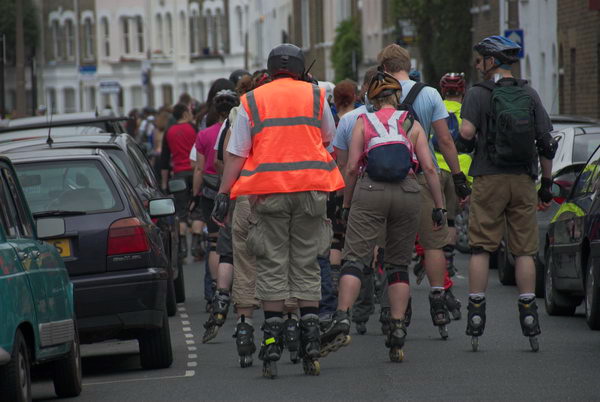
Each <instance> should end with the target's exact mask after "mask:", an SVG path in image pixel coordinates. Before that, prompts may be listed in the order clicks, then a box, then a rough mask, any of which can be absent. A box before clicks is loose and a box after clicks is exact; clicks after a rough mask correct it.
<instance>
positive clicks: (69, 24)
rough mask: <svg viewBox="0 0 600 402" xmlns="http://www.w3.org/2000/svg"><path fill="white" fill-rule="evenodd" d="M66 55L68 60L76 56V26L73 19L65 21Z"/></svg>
mask: <svg viewBox="0 0 600 402" xmlns="http://www.w3.org/2000/svg"><path fill="white" fill-rule="evenodd" d="M64 29H65V32H64V33H65V50H66V51H65V56H66V58H67V60H73V59H74V58H75V28H74V26H73V21H72V20H66V21H65V28H64Z"/></svg>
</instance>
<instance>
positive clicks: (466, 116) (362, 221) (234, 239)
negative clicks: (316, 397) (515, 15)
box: [129, 36, 556, 378]
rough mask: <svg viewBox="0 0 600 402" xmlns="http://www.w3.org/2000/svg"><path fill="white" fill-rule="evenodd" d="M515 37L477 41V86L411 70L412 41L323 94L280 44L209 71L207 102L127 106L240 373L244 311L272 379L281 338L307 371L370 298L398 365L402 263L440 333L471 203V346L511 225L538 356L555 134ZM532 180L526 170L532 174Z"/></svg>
mask: <svg viewBox="0 0 600 402" xmlns="http://www.w3.org/2000/svg"><path fill="white" fill-rule="evenodd" d="M519 49H520V47H519V45H517V44H515V43H514V42H512V41H510V40H509V39H506V38H503V37H499V36H492V37H488V38H485V39H484V40H482V41H481V42H480V43H479V44H477V45H476V46H475V48H474V50H475V54H476V69H477V70H478V71H479V72H480V73H481V75H482V79H483V80H482V82H481V83H479V84H476V85H474V86H473V87H472V88H469V89H468V90H467V88H466V82H465V77H464V74H462V73H452V72H450V73H447V74H445V75H444V76H443V77H441V80H440V81H439V88H440V92H438V90H437V89H435V88H434V87H431V86H428V85H426V84H424V83H422V82H419V81H420V74H416V73H415V72H414V71H412V70H411V59H410V55H409V53H408V51H407V50H406V49H404V48H402V47H401V46H399V45H396V44H393V45H389V46H387V47H385V48H384V49H383V50H382V51H381V52H380V53H379V56H378V65H377V66H375V67H372V68H370V69H368V70H367V71H366V73H365V75H364V80H363V82H362V85H361V87H360V88H358V85H357V84H356V83H355V82H353V81H351V80H343V81H341V82H339V83H338V84H337V85H336V86H335V88H334V90H333V97H332V98H329V97H327V95H326V92H325V90H324V89H323V88H320V87H319V86H318V83H317V81H316V80H315V79H314V78H313V77H312V76H311V75H310V74H307V73H306V71H305V63H304V55H303V53H302V50H301V49H299V48H298V47H296V46H294V45H291V44H282V45H279V46H277V47H275V48H274V49H273V50H272V51H271V53H270V55H269V58H268V65H267V68H266V69H265V70H260V71H256V72H254V73H253V74H250V73H249V72H246V71H243V70H240V71H236V72H234V73H233V74H232V75H231V76H230V77H229V78H228V79H225V78H222V79H219V80H216V81H215V82H214V83H213V85H212V87H211V89H210V91H209V94H208V98H207V100H206V103H204V104H199V103H198V102H196V101H194V100H193V99H192V98H191V97H190V96H189V95H187V94H183V95H182V96H181V97H180V99H179V102H178V103H177V104H176V105H175V106H173V107H172V108H161V109H160V110H159V111H154V110H153V109H149V108H148V109H144V111H143V114H142V116H140V117H139V118H136V116H132V119H131V120H130V122H131V126H130V127H129V129H130V130H131V131H130V133H131V134H132V135H134V136H135V137H136V138H137V139H138V141H139V142H140V143H141V144H144V146H145V147H146V149H147V151H148V155H149V156H150V157H151V158H152V160H153V161H154V164H155V166H156V169H157V172H159V174H160V177H161V185H162V187H163V189H164V190H165V191H167V190H168V182H169V180H170V179H172V178H177V179H183V180H184V181H185V182H186V183H187V188H188V191H185V192H179V193H175V194H174V196H175V200H176V209H177V215H178V217H179V219H180V244H181V246H180V250H179V252H180V257H181V258H185V257H186V256H187V255H188V247H187V239H188V232H191V239H192V241H191V246H190V248H191V254H192V256H193V257H194V258H195V259H196V261H201V260H204V261H205V264H206V265H205V283H204V289H205V298H206V301H207V312H209V319H208V320H207V322H206V323H205V325H204V327H205V330H206V331H205V333H204V336H203V342H204V343H206V342H209V341H210V340H211V339H213V338H214V337H216V336H217V335H218V330H219V328H220V327H222V325H223V324H224V322H225V320H226V317H227V315H228V312H229V308H230V304H233V305H234V311H235V314H236V316H237V325H236V332H235V337H236V345H237V350H238V354H239V356H240V365H241V367H249V366H251V365H252V361H253V355H254V353H255V352H256V344H255V341H254V330H255V325H254V319H255V311H256V310H257V309H259V308H262V310H263V313H264V321H263V323H262V326H261V329H262V331H263V338H262V342H261V343H260V351H259V355H258V357H259V359H261V360H262V361H263V375H264V376H266V377H270V378H273V377H275V376H276V375H277V366H276V362H277V361H278V360H279V359H280V358H281V355H282V351H283V349H284V348H287V349H288V350H289V352H290V358H291V360H292V361H293V362H294V363H296V362H300V361H302V366H303V370H304V372H305V373H306V374H309V375H318V374H319V372H320V363H319V358H321V357H324V356H326V355H327V354H328V353H330V352H333V351H336V350H338V349H340V348H341V347H343V346H346V345H348V344H349V343H350V342H351V338H350V336H349V334H350V326H351V323H352V322H354V323H355V326H356V330H357V332H358V333H359V334H364V333H365V332H366V326H365V323H366V322H367V320H368V319H369V316H370V315H371V314H372V313H373V312H374V303H375V299H376V298H378V299H379V300H380V302H381V312H380V317H379V320H380V322H381V328H382V332H383V334H384V335H385V345H386V347H387V348H389V355H390V359H391V360H392V361H402V360H403V348H404V343H405V338H406V336H407V328H408V326H409V324H410V320H411V297H410V285H409V279H410V275H409V269H408V267H409V265H410V263H411V259H413V258H414V256H413V254H414V252H415V250H416V254H417V257H418V260H419V261H418V263H417V264H416V266H415V270H414V273H415V275H416V276H417V280H418V281H419V282H420V281H421V280H422V279H423V278H424V277H425V276H426V277H427V279H428V281H429V285H430V294H429V302H430V312H431V319H432V323H433V325H434V326H436V327H438V329H439V332H440V335H441V337H442V338H444V339H445V338H447V337H448V329H447V325H448V324H449V323H450V322H451V318H454V319H460V318H461V308H462V305H461V302H460V300H458V299H457V298H456V297H455V295H454V294H453V292H452V286H453V282H452V276H453V275H454V273H455V272H456V267H455V266H454V262H453V255H454V243H455V241H456V231H455V230H454V218H455V216H456V214H457V213H458V212H459V210H460V208H461V207H462V205H464V204H465V203H467V202H468V203H469V205H470V206H469V208H470V218H469V243H470V247H471V249H472V256H471V258H470V262H469V269H468V271H469V295H468V307H467V311H468V314H467V315H468V316H467V329H466V333H467V335H469V336H472V343H473V349H474V350H477V348H478V337H479V336H481V335H482V334H483V331H484V328H485V321H486V315H485V305H486V298H485V291H486V287H487V276H488V269H489V255H490V253H491V252H493V251H495V250H496V248H497V247H498V245H499V243H500V240H501V238H502V236H503V234H504V232H505V231H506V232H507V233H508V235H509V236H508V239H509V241H508V248H509V250H510V252H511V253H512V254H513V255H515V257H516V278H517V285H518V289H519V299H518V310H519V314H520V322H521V327H522V331H523V335H525V336H527V337H528V338H529V339H530V342H531V346H532V349H533V350H537V348H538V343H537V338H536V337H537V335H539V334H540V326H539V318H538V314H537V306H536V303H535V294H534V287H535V268H534V265H533V258H532V256H533V255H534V254H535V253H536V252H537V247H538V244H537V241H538V240H537V238H538V237H537V233H536V230H537V225H536V224H535V219H536V216H535V214H536V210H537V209H538V208H541V209H544V208H547V207H548V206H549V201H550V200H551V198H552V194H551V191H550V190H551V184H552V181H551V180H550V177H551V167H552V158H553V157H554V153H555V151H556V144H555V143H554V142H553V139H552V137H551V136H550V135H549V133H550V131H551V130H552V125H551V123H550V120H549V118H548V115H547V113H546V111H545V110H544V108H543V106H542V104H541V102H540V99H539V97H538V95H537V93H536V92H535V90H534V89H532V88H531V87H530V86H529V85H528V84H527V82H526V81H524V80H520V79H516V78H514V77H513V76H512V74H511V64H513V63H515V62H516V61H517V60H518V58H517V57H518V56H517V55H518V52H519ZM538 166H541V181H540V184H539V186H538V187H539V189H536V180H537V179H538V176H539V174H540V172H539V167H538Z"/></svg>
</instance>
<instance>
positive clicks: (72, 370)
mask: <svg viewBox="0 0 600 402" xmlns="http://www.w3.org/2000/svg"><path fill="white" fill-rule="evenodd" d="M80 352H81V350H80V348H79V336H78V335H77V331H75V339H73V342H72V343H71V351H70V352H69V353H68V354H67V355H66V356H65V357H64V358H63V359H61V360H58V361H56V362H54V370H53V377H52V380H53V382H54V391H55V392H56V395H57V396H58V397H59V398H71V397H75V396H78V395H79V394H81V353H80Z"/></svg>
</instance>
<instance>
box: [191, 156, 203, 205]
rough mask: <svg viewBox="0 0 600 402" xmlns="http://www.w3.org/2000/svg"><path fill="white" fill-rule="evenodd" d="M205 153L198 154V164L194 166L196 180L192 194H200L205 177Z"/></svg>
mask: <svg viewBox="0 0 600 402" xmlns="http://www.w3.org/2000/svg"><path fill="white" fill-rule="evenodd" d="M204 160H205V158H204V155H202V154H201V153H197V154H196V166H195V167H194V181H193V183H192V196H196V195H198V194H200V188H201V187H202V181H203V179H204Z"/></svg>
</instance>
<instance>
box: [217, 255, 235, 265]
mask: <svg viewBox="0 0 600 402" xmlns="http://www.w3.org/2000/svg"><path fill="white" fill-rule="evenodd" d="M219 264H231V265H233V256H231V255H220V256H219Z"/></svg>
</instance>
